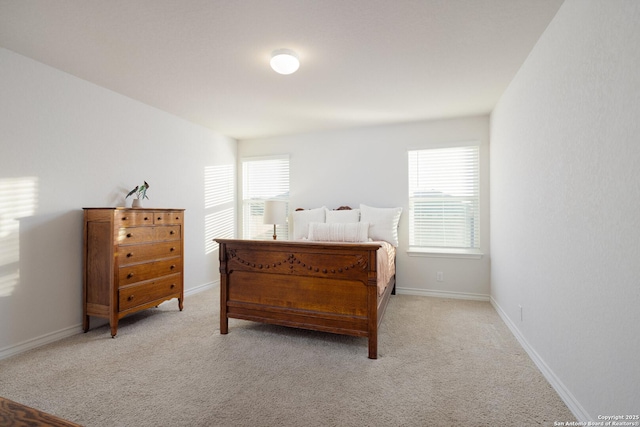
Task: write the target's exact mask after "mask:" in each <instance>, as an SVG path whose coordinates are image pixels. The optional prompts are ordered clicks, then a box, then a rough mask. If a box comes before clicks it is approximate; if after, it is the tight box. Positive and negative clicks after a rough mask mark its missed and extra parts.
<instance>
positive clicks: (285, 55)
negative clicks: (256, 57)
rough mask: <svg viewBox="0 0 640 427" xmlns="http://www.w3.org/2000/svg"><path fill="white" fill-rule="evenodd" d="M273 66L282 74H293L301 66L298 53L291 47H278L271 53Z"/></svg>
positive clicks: (274, 69)
mask: <svg viewBox="0 0 640 427" xmlns="http://www.w3.org/2000/svg"><path fill="white" fill-rule="evenodd" d="M271 68H273V71H275V72H276V73H280V74H292V73H295V72H296V70H297V69H298V68H300V60H298V55H297V54H296V53H295V52H294V51H292V50H290V49H278V50H275V51H273V53H272V54H271Z"/></svg>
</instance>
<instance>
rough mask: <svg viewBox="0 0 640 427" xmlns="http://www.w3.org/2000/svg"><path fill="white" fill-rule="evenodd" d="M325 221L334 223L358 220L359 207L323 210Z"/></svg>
mask: <svg viewBox="0 0 640 427" xmlns="http://www.w3.org/2000/svg"><path fill="white" fill-rule="evenodd" d="M325 214H326V221H325V222H327V223H335V222H341V223H345V222H358V221H360V209H351V210H348V209H345V210H341V211H331V210H329V209H327V211H326V212H325Z"/></svg>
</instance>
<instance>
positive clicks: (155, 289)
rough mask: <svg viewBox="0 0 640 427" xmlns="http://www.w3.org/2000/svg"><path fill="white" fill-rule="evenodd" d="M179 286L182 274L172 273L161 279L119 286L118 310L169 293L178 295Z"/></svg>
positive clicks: (180, 285)
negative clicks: (123, 286)
mask: <svg viewBox="0 0 640 427" xmlns="http://www.w3.org/2000/svg"><path fill="white" fill-rule="evenodd" d="M181 287H182V274H173V275H171V276H168V277H163V278H162V279H158V280H152V281H148V282H145V283H140V284H139V285H133V286H127V287H125V288H121V289H120V290H119V291H118V302H119V311H125V310H128V309H130V308H133V307H137V306H139V305H142V304H146V303H149V302H152V301H155V300H157V299H161V298H165V297H167V296H170V295H175V296H176V297H179V296H180V292H181Z"/></svg>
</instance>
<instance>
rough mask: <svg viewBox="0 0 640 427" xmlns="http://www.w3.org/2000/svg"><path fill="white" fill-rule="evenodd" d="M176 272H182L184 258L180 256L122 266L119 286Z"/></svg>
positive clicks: (119, 274) (119, 273)
mask: <svg viewBox="0 0 640 427" xmlns="http://www.w3.org/2000/svg"><path fill="white" fill-rule="evenodd" d="M174 273H182V258H180V257H177V258H169V259H166V260H162V261H154V262H147V263H144V264H135V265H131V266H127V267H121V268H120V271H119V272H118V278H119V279H120V282H119V287H123V286H127V285H131V284H133V283H136V282H142V281H145V280H151V279H157V278H159V277H162V276H167V275H169V274H174Z"/></svg>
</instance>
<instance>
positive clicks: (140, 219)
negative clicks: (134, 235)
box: [114, 210, 154, 228]
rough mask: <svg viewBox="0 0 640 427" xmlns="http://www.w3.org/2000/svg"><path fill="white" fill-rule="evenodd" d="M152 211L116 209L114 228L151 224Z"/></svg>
mask: <svg viewBox="0 0 640 427" xmlns="http://www.w3.org/2000/svg"><path fill="white" fill-rule="evenodd" d="M153 218H154V212H150V211H139V212H136V211H133V210H126V211H124V210H123V211H116V213H115V217H114V222H115V226H116V228H122V227H132V226H136V225H153Z"/></svg>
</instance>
